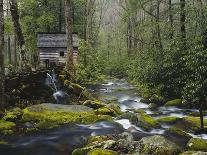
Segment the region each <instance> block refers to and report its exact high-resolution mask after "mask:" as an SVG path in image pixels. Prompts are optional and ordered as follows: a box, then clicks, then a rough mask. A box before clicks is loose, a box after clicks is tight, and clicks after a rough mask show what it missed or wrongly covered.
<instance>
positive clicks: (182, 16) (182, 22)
mask: <svg viewBox="0 0 207 155" xmlns="http://www.w3.org/2000/svg"><path fill="white" fill-rule="evenodd" d="M185 3H186V2H185V0H180V33H181V41H182V48H181V49H186V27H185V22H186V10H185Z"/></svg>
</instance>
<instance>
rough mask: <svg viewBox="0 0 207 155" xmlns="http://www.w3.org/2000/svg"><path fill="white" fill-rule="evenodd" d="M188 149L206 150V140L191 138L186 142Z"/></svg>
mask: <svg viewBox="0 0 207 155" xmlns="http://www.w3.org/2000/svg"><path fill="white" fill-rule="evenodd" d="M187 148H188V150H191V151H204V152H207V140H204V139H199V138H192V139H190V141H189V142H188V144H187Z"/></svg>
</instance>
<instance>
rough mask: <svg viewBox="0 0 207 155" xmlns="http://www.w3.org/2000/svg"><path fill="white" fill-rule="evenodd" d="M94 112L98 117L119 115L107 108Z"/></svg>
mask: <svg viewBox="0 0 207 155" xmlns="http://www.w3.org/2000/svg"><path fill="white" fill-rule="evenodd" d="M94 112H95V114H97V115H110V116H116V115H117V114H116V112H115V111H114V110H113V109H111V108H107V107H103V108H99V109H97V110H95V111H94Z"/></svg>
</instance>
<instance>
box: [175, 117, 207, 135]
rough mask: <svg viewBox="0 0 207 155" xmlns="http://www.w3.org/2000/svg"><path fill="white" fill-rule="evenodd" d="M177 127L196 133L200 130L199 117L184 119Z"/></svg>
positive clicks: (206, 121)
mask: <svg viewBox="0 0 207 155" xmlns="http://www.w3.org/2000/svg"><path fill="white" fill-rule="evenodd" d="M204 125H205V128H207V126H206V125H207V119H204ZM176 126H177V127H179V128H182V129H184V130H185V131H187V132H195V131H197V130H199V129H200V118H199V117H184V118H182V119H181V120H180V121H178V123H177V124H176Z"/></svg>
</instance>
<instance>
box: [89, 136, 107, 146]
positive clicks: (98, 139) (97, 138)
mask: <svg viewBox="0 0 207 155" xmlns="http://www.w3.org/2000/svg"><path fill="white" fill-rule="evenodd" d="M106 140H108V137H107V136H93V137H90V138H89V139H88V144H90V143H93V142H103V141H106Z"/></svg>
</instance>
